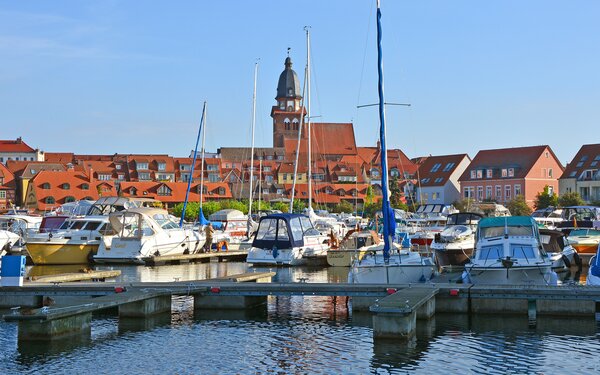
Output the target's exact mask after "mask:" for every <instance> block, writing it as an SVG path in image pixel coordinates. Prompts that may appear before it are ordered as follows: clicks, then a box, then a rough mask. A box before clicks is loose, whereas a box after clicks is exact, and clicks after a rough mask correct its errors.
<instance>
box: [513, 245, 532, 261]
mask: <svg viewBox="0 0 600 375" xmlns="http://www.w3.org/2000/svg"><path fill="white" fill-rule="evenodd" d="M510 256H511V257H513V258H518V259H529V260H533V259H535V251H534V250H533V247H532V246H531V245H519V244H515V245H510Z"/></svg>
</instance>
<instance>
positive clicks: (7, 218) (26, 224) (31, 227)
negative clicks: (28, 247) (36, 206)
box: [0, 212, 42, 255]
mask: <svg viewBox="0 0 600 375" xmlns="http://www.w3.org/2000/svg"><path fill="white" fill-rule="evenodd" d="M41 222H42V216H39V215H29V214H26V213H18V212H14V213H12V214H4V215H0V232H2V231H6V232H10V233H12V234H14V235H16V236H17V237H18V239H17V241H13V240H8V239H7V240H6V243H4V244H2V240H1V239H0V245H1V246H0V255H1V254H2V250H4V252H6V253H10V254H20V253H22V252H23V251H24V250H25V242H26V241H27V238H28V237H29V235H31V234H33V233H36V232H37V231H38V230H39V228H40V224H41ZM7 236H8V237H11V238H13V239H14V236H12V235H10V234H8V233H6V234H5V235H4V236H2V235H0V237H5V238H6V237H7Z"/></svg>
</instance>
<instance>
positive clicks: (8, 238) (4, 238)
mask: <svg viewBox="0 0 600 375" xmlns="http://www.w3.org/2000/svg"><path fill="white" fill-rule="evenodd" d="M20 240H21V236H19V235H18V234H15V233H13V232H11V231H8V230H0V256H2V255H6V254H9V253H10V252H11V251H12V248H13V246H14V245H15V244H16V243H18V242H19V241H20Z"/></svg>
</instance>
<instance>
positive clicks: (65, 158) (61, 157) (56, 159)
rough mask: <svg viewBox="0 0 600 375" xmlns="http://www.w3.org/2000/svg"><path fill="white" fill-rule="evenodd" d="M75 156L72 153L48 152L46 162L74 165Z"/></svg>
mask: <svg viewBox="0 0 600 375" xmlns="http://www.w3.org/2000/svg"><path fill="white" fill-rule="evenodd" d="M74 156H75V154H73V153H72V152H46V153H45V154H44V160H45V161H46V162H52V163H64V164H66V163H73V162H74V161H75V157H74Z"/></svg>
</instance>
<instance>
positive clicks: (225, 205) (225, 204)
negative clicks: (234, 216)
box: [221, 199, 248, 214]
mask: <svg viewBox="0 0 600 375" xmlns="http://www.w3.org/2000/svg"><path fill="white" fill-rule="evenodd" d="M221 209H222V210H225V209H232V210H239V211H242V212H243V213H244V214H247V213H248V203H247V202H246V204H244V202H240V201H236V200H234V199H229V200H226V201H221Z"/></svg>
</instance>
